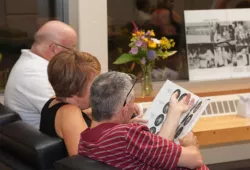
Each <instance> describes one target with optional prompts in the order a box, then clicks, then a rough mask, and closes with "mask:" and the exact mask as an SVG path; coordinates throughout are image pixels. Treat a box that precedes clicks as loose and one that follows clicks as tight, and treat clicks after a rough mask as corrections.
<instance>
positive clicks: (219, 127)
mask: <svg viewBox="0 0 250 170" xmlns="http://www.w3.org/2000/svg"><path fill="white" fill-rule="evenodd" d="M193 132H194V134H195V135H196V136H197V138H198V140H199V144H200V146H208V145H220V144H226V143H235V142H244V141H249V142H250V119H249V118H242V117H239V116H237V115H231V116H215V117H202V118H200V119H199V121H198V122H197V124H196V125H195V127H194V128H193Z"/></svg>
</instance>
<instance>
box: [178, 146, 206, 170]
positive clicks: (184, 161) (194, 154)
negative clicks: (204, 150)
mask: <svg viewBox="0 0 250 170" xmlns="http://www.w3.org/2000/svg"><path fill="white" fill-rule="evenodd" d="M177 165H178V167H186V168H190V169H195V168H200V167H201V166H202V165H203V159H202V156H201V153H200V151H199V148H198V147H196V146H193V145H192V146H187V147H182V151H181V156H180V158H179V161H178V163H177Z"/></svg>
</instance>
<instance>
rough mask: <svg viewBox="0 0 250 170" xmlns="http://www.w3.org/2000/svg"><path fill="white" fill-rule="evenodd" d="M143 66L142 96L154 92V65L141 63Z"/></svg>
mask: <svg viewBox="0 0 250 170" xmlns="http://www.w3.org/2000/svg"><path fill="white" fill-rule="evenodd" d="M141 68H142V81H141V96H142V97H143V98H144V97H146V96H151V95H152V92H153V86H152V81H151V71H152V65H151V64H147V65H141Z"/></svg>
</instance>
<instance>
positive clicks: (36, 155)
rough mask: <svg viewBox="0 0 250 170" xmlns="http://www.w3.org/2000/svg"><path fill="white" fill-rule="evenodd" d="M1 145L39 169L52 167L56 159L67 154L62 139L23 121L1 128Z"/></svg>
mask: <svg viewBox="0 0 250 170" xmlns="http://www.w3.org/2000/svg"><path fill="white" fill-rule="evenodd" d="M0 147H2V148H4V149H5V150H7V151H8V152H9V153H11V154H13V155H15V156H16V157H17V158H19V159H20V160H22V161H24V162H26V163H28V164H30V165H33V166H34V167H36V169H38V170H40V169H49V168H52V167H53V163H54V162H55V161H57V160H60V159H62V158H65V157H66V156H67V151H66V148H65V145H64V142H63V140H62V139H60V138H53V137H50V136H47V135H45V134H42V133H41V132H40V131H39V130H38V129H36V128H34V127H33V126H31V125H28V124H26V123H24V122H23V121H16V122H13V123H10V124H7V125H5V126H3V127H1V128H0Z"/></svg>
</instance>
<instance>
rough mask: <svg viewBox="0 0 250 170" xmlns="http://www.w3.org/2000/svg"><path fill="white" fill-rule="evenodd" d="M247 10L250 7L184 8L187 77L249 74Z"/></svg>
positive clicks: (221, 77) (249, 28) (195, 78)
mask: <svg viewBox="0 0 250 170" xmlns="http://www.w3.org/2000/svg"><path fill="white" fill-rule="evenodd" d="M249 13H250V9H223V10H188V11H185V12H184V15H185V29H186V41H187V42H186V43H187V56H188V67H189V79H190V80H217V79H227V78H234V77H250V74H249V73H250V67H249V65H250V64H249V63H250V62H249V58H250V57H249V45H250V19H249V17H248V16H249ZM214 73H216V74H214ZM204 75H205V76H204Z"/></svg>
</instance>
